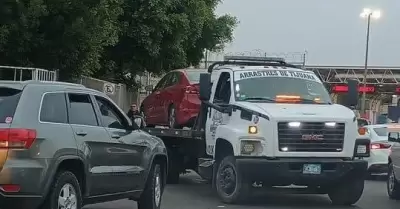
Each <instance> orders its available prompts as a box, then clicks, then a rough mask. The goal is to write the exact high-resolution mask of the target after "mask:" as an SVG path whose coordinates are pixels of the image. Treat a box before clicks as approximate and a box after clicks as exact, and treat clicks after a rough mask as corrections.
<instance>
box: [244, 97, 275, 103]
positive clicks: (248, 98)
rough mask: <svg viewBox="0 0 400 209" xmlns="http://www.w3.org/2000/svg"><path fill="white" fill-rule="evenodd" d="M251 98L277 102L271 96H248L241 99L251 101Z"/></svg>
mask: <svg viewBox="0 0 400 209" xmlns="http://www.w3.org/2000/svg"><path fill="white" fill-rule="evenodd" d="M249 100H257V101H268V102H276V101H275V99H271V98H269V97H247V98H244V99H242V100H241V101H249Z"/></svg>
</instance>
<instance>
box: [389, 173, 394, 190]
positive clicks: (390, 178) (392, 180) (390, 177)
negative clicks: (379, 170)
mask: <svg viewBox="0 0 400 209" xmlns="http://www.w3.org/2000/svg"><path fill="white" fill-rule="evenodd" d="M394 184H395V177H394V170H392V172H390V175H389V178H388V187H389V192H390V193H392V192H393V189H394Z"/></svg>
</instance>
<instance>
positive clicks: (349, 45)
mask: <svg viewBox="0 0 400 209" xmlns="http://www.w3.org/2000/svg"><path fill="white" fill-rule="evenodd" d="M364 8H371V9H378V10H380V11H381V18H380V19H377V20H372V21H371V33H370V42H369V43H370V45H369V47H370V49H369V61H368V64H369V65H370V66H373V65H374V66H400V53H399V52H400V12H399V10H400V0H223V2H222V3H221V4H220V5H219V7H218V8H217V11H216V12H217V14H218V15H223V14H230V15H233V16H236V17H237V18H238V20H239V25H238V26H237V27H236V29H235V31H234V40H233V42H232V43H230V44H228V45H227V47H226V49H225V51H224V54H228V53H229V52H231V53H243V52H247V53H248V54H250V55H253V54H254V55H257V52H262V53H264V52H265V53H267V54H271V55H275V54H281V53H287V54H289V56H290V55H293V54H295V53H298V52H304V51H307V56H306V64H308V65H359V66H362V65H364V59H365V45H366V31H367V20H366V19H363V18H361V17H360V13H361V12H362V11H363V9H364ZM291 57H292V58H293V59H297V60H298V59H300V57H299V56H297V55H296V56H291Z"/></svg>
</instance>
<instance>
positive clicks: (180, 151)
mask: <svg viewBox="0 0 400 209" xmlns="http://www.w3.org/2000/svg"><path fill="white" fill-rule="evenodd" d="M208 72H209V73H207V74H202V75H201V77H200V95H199V96H200V99H201V101H202V105H201V111H200V113H199V116H198V118H197V121H196V124H195V125H194V127H192V128H191V129H189V130H185V129H162V128H145V130H146V131H147V132H149V133H151V134H153V135H156V136H158V137H160V138H162V139H163V141H164V143H165V144H166V146H167V148H168V153H169V154H168V155H169V156H168V157H169V174H168V181H169V182H170V183H178V180H179V174H180V173H183V172H184V171H185V170H186V169H193V170H195V171H196V172H197V173H198V174H199V175H200V176H201V177H202V178H204V179H206V180H208V181H209V182H211V183H212V186H213V187H214V188H215V189H216V192H217V194H218V196H219V197H220V199H221V200H222V201H223V202H225V203H238V202H240V201H243V200H246V199H247V197H248V195H249V194H250V190H251V189H252V188H253V187H254V185H257V186H258V187H260V186H262V187H265V188H274V189H277V188H278V189H280V188H281V187H285V186H291V185H296V186H303V187H302V188H303V190H300V191H302V192H306V193H318V194H328V195H329V197H330V199H331V200H332V203H333V204H337V205H352V204H354V203H355V202H357V201H358V200H359V198H360V197H361V195H362V193H363V189H364V178H365V176H366V174H367V162H366V161H365V160H363V159H362V158H363V157H368V156H369V152H370V150H369V147H370V141H369V140H368V139H362V138H360V139H357V137H358V134H357V118H356V116H355V114H354V112H353V111H352V110H351V109H349V108H347V107H345V106H342V105H338V104H333V103H332V101H331V98H330V95H329V93H328V91H327V90H326V88H325V87H324V85H323V83H322V82H321V80H320V79H319V78H318V76H316V75H315V74H314V73H313V72H310V71H305V70H302V69H298V68H296V67H295V66H292V65H289V64H287V63H286V62H285V61H284V59H280V58H268V57H266V58H259V57H258V58H255V57H241V56H239V57H237V56H234V57H226V58H225V61H221V62H216V63H214V64H213V65H211V66H210V67H209V70H208ZM357 94H358V93H357V83H356V82H355V81H349V95H348V102H349V104H348V106H356V105H357V101H358V99H357V98H358V95H357ZM285 189H286V188H285ZM290 191H296V192H298V191H299V190H298V189H297V188H296V190H290Z"/></svg>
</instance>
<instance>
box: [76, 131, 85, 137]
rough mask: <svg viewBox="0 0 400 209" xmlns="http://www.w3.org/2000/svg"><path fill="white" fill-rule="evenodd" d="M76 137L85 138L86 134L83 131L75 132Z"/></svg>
mask: <svg viewBox="0 0 400 209" xmlns="http://www.w3.org/2000/svg"><path fill="white" fill-rule="evenodd" d="M76 135H78V136H86V135H87V133H86V132H84V131H77V132H76Z"/></svg>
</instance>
